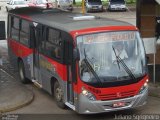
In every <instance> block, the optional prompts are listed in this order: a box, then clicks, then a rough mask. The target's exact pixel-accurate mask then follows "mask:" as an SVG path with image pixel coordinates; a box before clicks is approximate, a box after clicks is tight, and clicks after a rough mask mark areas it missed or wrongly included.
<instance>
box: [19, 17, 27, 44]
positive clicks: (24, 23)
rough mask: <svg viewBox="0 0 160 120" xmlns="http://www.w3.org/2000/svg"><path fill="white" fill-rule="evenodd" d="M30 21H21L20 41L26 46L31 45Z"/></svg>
mask: <svg viewBox="0 0 160 120" xmlns="http://www.w3.org/2000/svg"><path fill="white" fill-rule="evenodd" d="M28 38H29V22H28V21H26V20H22V21H21V30H20V42H21V43H22V44H24V45H26V46H29V43H28V40H29V39H28Z"/></svg>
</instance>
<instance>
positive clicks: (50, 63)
mask: <svg viewBox="0 0 160 120" xmlns="http://www.w3.org/2000/svg"><path fill="white" fill-rule="evenodd" d="M39 58H40V72H41V73H40V74H41V79H42V87H43V89H45V90H47V91H48V92H49V93H50V94H52V91H51V79H52V78H55V79H57V80H58V82H59V83H60V85H61V87H62V90H64V91H63V92H64V101H66V100H67V99H66V98H67V97H66V91H67V88H66V86H67V82H66V81H67V67H66V65H62V64H60V63H58V62H56V61H54V60H52V59H50V58H48V57H46V56H44V55H40V56H39Z"/></svg>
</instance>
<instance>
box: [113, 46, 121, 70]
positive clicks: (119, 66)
mask: <svg viewBox="0 0 160 120" xmlns="http://www.w3.org/2000/svg"><path fill="white" fill-rule="evenodd" d="M112 48H113V51H114V54H115V56H116V61H117V65H118V68H119V70H120V65H119V61H118V59H117V58H118V55H117V54H116V51H115V49H114V47H113V46H112Z"/></svg>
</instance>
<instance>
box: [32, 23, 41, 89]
mask: <svg viewBox="0 0 160 120" xmlns="http://www.w3.org/2000/svg"><path fill="white" fill-rule="evenodd" d="M31 27H32V28H31V32H32V36H33V37H32V42H33V43H32V46H33V72H32V81H33V82H34V83H37V84H38V85H39V86H41V84H42V81H41V78H40V66H39V44H40V41H41V38H42V34H41V31H42V30H41V26H40V25H37V26H34V27H33V26H31Z"/></svg>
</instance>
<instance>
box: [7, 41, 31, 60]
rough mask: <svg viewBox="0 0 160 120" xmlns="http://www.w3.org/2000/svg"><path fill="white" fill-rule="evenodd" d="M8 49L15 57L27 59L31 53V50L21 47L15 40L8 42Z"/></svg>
mask: <svg viewBox="0 0 160 120" xmlns="http://www.w3.org/2000/svg"><path fill="white" fill-rule="evenodd" d="M8 44H9V47H10V48H11V49H12V52H13V53H14V54H15V55H16V56H17V57H21V58H23V57H27V56H29V55H30V54H32V53H33V50H32V49H30V48H28V47H26V46H24V45H22V44H21V43H18V42H17V41H15V40H11V39H10V40H8Z"/></svg>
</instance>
